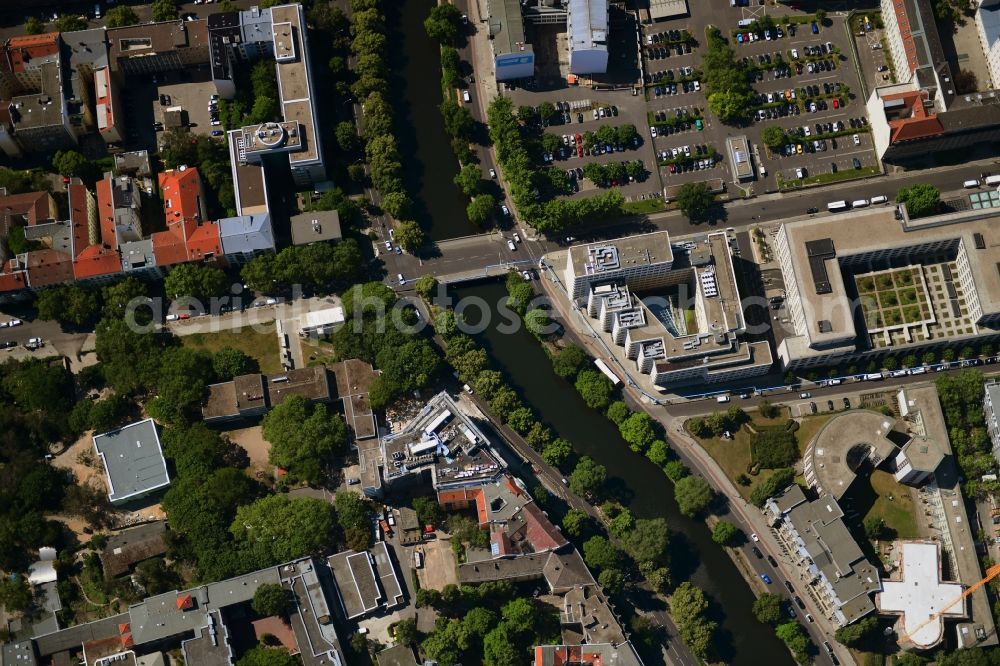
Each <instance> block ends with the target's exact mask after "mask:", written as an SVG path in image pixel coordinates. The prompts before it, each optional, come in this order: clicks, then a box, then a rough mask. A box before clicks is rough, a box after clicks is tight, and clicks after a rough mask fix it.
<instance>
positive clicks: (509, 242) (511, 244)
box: [507, 240, 517, 252]
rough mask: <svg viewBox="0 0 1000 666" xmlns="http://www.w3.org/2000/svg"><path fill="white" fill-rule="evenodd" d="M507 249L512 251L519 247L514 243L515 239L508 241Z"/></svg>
mask: <svg viewBox="0 0 1000 666" xmlns="http://www.w3.org/2000/svg"><path fill="white" fill-rule="evenodd" d="M507 249H508V250H510V251H511V252H513V251H514V250H516V249H517V246H516V245H514V241H512V240H509V241H507Z"/></svg>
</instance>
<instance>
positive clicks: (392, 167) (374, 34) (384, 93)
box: [351, 0, 424, 252]
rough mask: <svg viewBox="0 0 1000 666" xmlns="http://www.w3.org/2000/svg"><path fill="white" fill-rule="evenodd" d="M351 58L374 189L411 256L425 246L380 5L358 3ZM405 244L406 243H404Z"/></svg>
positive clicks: (377, 1) (374, 0) (371, 0)
mask: <svg viewBox="0 0 1000 666" xmlns="http://www.w3.org/2000/svg"><path fill="white" fill-rule="evenodd" d="M351 8H352V10H353V14H352V17H351V52H352V53H353V54H354V73H355V76H356V80H355V82H354V84H353V85H352V86H351V90H352V91H353V92H354V94H355V96H356V97H357V98H358V99H361V100H363V102H362V108H363V109H364V120H365V126H364V140H365V158H366V160H367V161H368V168H369V171H370V173H371V179H372V184H373V185H374V186H375V188H376V189H377V190H378V191H379V193H380V194H381V195H382V208H383V210H385V212H387V213H388V214H389V215H391V216H392V217H393V218H394V219H396V220H399V221H400V222H401V228H400V231H402V232H403V234H402V237H400V238H399V239H398V241H399V244H400V246H401V247H403V249H405V250H407V251H408V252H413V251H416V250H417V249H419V247H420V246H421V245H423V242H424V238H423V234H422V232H421V231H420V227H419V225H418V224H417V223H416V222H414V221H413V219H412V216H413V200H412V199H411V198H410V195H409V194H408V193H407V191H406V186H405V185H404V183H403V162H402V158H401V157H400V154H399V144H398V143H397V141H396V135H395V132H394V131H393V108H392V104H391V103H390V102H389V97H388V95H389V82H388V73H389V70H388V53H389V51H388V48H389V43H388V37H387V32H386V26H385V15H384V13H383V11H382V3H381V1H380V0H352V2H351ZM404 241H405V242H404Z"/></svg>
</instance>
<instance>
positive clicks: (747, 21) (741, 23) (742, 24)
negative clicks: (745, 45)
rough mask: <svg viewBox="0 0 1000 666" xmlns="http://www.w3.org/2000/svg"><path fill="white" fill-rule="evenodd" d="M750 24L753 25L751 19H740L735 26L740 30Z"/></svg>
mask: <svg viewBox="0 0 1000 666" xmlns="http://www.w3.org/2000/svg"><path fill="white" fill-rule="evenodd" d="M751 23H753V19H740V20H739V21H737V22H736V25H737V26H739V27H740V28H746V27H747V26H749V25H750V24H751Z"/></svg>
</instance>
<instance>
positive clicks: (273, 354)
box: [181, 328, 281, 374]
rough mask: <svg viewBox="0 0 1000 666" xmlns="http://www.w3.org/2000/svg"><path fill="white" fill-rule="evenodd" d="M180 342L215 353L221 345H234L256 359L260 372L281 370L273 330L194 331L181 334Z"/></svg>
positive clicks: (192, 347)
mask: <svg viewBox="0 0 1000 666" xmlns="http://www.w3.org/2000/svg"><path fill="white" fill-rule="evenodd" d="M181 344H182V345H184V346H185V347H189V348H191V349H203V350H205V351H207V352H211V353H215V352H217V351H219V350H220V349H222V348H223V347H234V348H236V349H239V350H241V351H242V352H243V353H244V354H246V355H247V356H252V357H253V358H255V359H257V363H259V364H260V371H261V372H263V373H265V374H268V373H273V372H281V357H280V355H279V354H280V352H279V350H278V334H277V333H275V332H274V331H268V332H266V333H258V332H257V331H254V330H252V329H250V328H244V329H243V330H241V331H239V332H234V331H220V332H218V333H195V334H193V335H185V336H181Z"/></svg>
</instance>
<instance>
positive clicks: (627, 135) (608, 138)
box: [545, 123, 639, 152]
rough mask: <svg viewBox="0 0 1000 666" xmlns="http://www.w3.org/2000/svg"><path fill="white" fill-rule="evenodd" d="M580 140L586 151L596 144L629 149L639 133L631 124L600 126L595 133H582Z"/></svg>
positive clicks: (590, 131)
mask: <svg viewBox="0 0 1000 666" xmlns="http://www.w3.org/2000/svg"><path fill="white" fill-rule="evenodd" d="M545 136H554V137H556V138H557V139H558V138H559V137H558V136H556V135H555V134H546V135H545ZM582 138H583V147H584V148H586V149H587V150H590V149H591V148H593V147H594V146H596V145H598V144H603V145H606V146H611V145H617V144H621V145H623V146H626V147H629V148H630V147H632V144H633V143H634V142H635V140H636V139H638V138H639V133H638V132H637V131H636V129H635V125H633V124H631V123H628V124H625V125H618V126H617V127H612V126H611V125H601V126H600V127H598V128H597V131H593V130H587V131H586V132H584V133H583V135H582ZM549 152H552V151H549Z"/></svg>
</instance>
